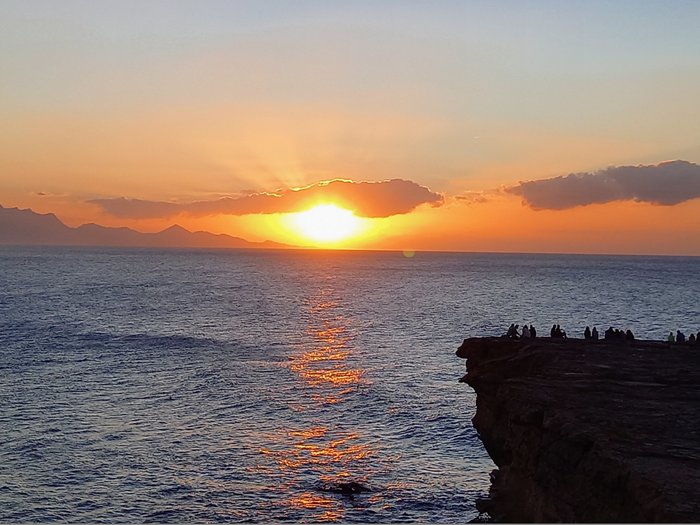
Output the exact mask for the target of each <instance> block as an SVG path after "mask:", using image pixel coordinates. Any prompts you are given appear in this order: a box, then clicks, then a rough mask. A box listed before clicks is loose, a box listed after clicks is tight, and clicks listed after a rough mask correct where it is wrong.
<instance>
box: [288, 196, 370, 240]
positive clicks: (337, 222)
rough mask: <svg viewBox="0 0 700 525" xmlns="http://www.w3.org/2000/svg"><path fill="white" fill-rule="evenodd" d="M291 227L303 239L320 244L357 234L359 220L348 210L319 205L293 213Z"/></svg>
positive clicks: (330, 205) (331, 205)
mask: <svg viewBox="0 0 700 525" xmlns="http://www.w3.org/2000/svg"><path fill="white" fill-rule="evenodd" d="M290 220H291V224H292V227H293V228H294V229H295V230H296V231H297V232H299V234H300V235H302V236H303V237H305V238H307V239H309V240H312V241H316V242H322V243H334V242H339V241H343V240H345V239H347V238H348V237H351V236H352V235H354V234H355V233H357V231H358V229H359V227H360V219H359V218H357V217H356V216H355V214H354V213H353V212H351V211H350V210H346V209H344V208H339V207H338V206H335V205H333V204H319V205H318V206H314V207H313V208H311V209H308V210H306V211H302V212H299V213H295V214H293V215H292V217H291V218H290Z"/></svg>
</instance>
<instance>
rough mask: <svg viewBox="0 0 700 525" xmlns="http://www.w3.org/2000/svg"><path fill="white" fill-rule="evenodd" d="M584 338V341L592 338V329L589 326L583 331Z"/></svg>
mask: <svg viewBox="0 0 700 525" xmlns="http://www.w3.org/2000/svg"><path fill="white" fill-rule="evenodd" d="M583 338H584V339H590V338H591V328H590V327H589V326H587V327H586V329H585V330H584V331H583Z"/></svg>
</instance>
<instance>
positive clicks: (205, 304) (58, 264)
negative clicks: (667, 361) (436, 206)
mask: <svg viewBox="0 0 700 525" xmlns="http://www.w3.org/2000/svg"><path fill="white" fill-rule="evenodd" d="M406 255H411V254H406ZM406 255H404V254H402V253H400V252H399V253H394V252H344V251H338V252H332V251H245V250H218V251H217V250H184V249H183V250H175V249H173V250H148V249H116V248H115V249H109V248H56V247H52V248H43V247H3V248H0V270H1V271H0V357H1V359H0V407H2V409H1V411H0V443H1V446H0V520H1V521H6V522H7V521H9V522H18V521H19V522H28V521H42V522H44V521H74V522H136V521H137V522H183V521H198V522H215V521H228V522H238V521H246V522H258V521H263V522H269V521H293V522H319V521H356V522H424V521H430V522H446V523H447V522H465V521H468V520H469V519H471V518H474V517H475V516H476V515H477V512H476V510H475V508H474V501H475V499H476V498H478V497H480V496H484V495H485V494H486V493H487V491H488V486H489V472H490V471H491V470H492V469H493V468H494V465H493V463H492V462H491V460H490V459H489V457H488V455H487V454H486V452H485V451H484V449H483V447H482V445H481V443H480V441H479V438H478V436H477V434H476V432H475V431H474V429H473V428H472V425H471V421H470V420H471V417H472V416H473V414H474V409H475V399H474V395H473V393H472V392H471V390H470V388H469V387H467V386H466V385H463V384H460V383H458V382H457V380H458V379H459V378H460V377H461V376H462V374H463V373H464V362H463V361H462V360H461V359H459V358H457V357H456V356H455V350H456V349H457V347H458V346H459V345H460V343H461V342H462V339H463V338H465V337H469V336H480V335H500V334H502V333H504V332H505V330H506V329H507V327H508V325H509V324H510V323H519V324H520V325H522V324H523V323H528V324H533V325H535V326H536V327H537V328H538V333H539V334H540V335H548V333H549V328H550V327H551V325H552V324H553V323H559V324H561V326H562V328H564V329H565V330H566V331H567V332H568V334H569V335H570V336H578V337H581V334H582V333H583V329H584V327H585V326H586V325H590V326H591V327H592V326H594V325H595V326H597V327H598V329H599V330H600V331H601V333H602V332H603V331H604V330H605V329H606V328H607V327H608V326H613V327H617V328H623V329H627V328H630V329H631V330H632V331H633V332H634V334H635V335H636V336H637V338H650V339H664V338H665V336H666V335H667V334H668V332H669V331H671V330H673V331H674V332H675V330H677V329H681V330H683V331H685V332H686V333H687V334H688V333H690V332H691V331H693V332H697V331H698V330H700V307H699V306H698V305H699V302H698V300H697V295H698V291H699V290H700V258H689V257H685V258H684V257H622V256H579V255H516V254H458V253H421V252H418V253H416V254H415V255H414V256H412V257H408V256H406Z"/></svg>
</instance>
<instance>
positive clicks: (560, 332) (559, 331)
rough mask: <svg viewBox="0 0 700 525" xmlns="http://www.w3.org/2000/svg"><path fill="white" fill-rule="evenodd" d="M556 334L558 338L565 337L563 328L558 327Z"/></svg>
mask: <svg viewBox="0 0 700 525" xmlns="http://www.w3.org/2000/svg"><path fill="white" fill-rule="evenodd" d="M554 333H555V335H556V336H557V337H564V334H563V332H562V331H561V326H559V325H557V328H556V330H554Z"/></svg>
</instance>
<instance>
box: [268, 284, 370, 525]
mask: <svg viewBox="0 0 700 525" xmlns="http://www.w3.org/2000/svg"><path fill="white" fill-rule="evenodd" d="M306 306H307V312H306V313H307V326H306V333H305V336H306V340H307V341H309V342H308V343H306V344H304V345H302V346H301V347H300V348H299V350H298V352H296V353H295V354H294V355H293V356H291V359H290V361H289V364H288V366H289V369H290V370H291V371H292V372H293V374H294V375H295V376H296V377H297V378H298V379H299V380H300V382H301V384H302V385H303V386H304V389H305V391H306V393H308V394H309V395H308V397H307V399H308V402H307V403H301V404H299V405H298V406H296V407H295V410H298V411H313V410H323V409H327V408H329V407H334V406H335V405H337V404H338V403H341V402H342V401H343V399H344V398H346V396H350V395H352V394H353V393H354V392H356V391H357V389H358V388H359V387H360V386H361V385H362V384H363V382H364V381H365V378H364V374H365V372H364V370H362V369H360V368H357V367H354V366H352V365H351V364H350V360H349V358H350V357H351V355H352V352H353V348H352V347H351V345H350V344H349V341H350V339H351V334H350V327H351V320H350V319H348V318H347V317H346V316H344V315H343V314H342V313H340V308H339V306H340V304H339V298H338V297H334V293H333V289H332V287H325V288H321V289H319V290H318V292H317V293H316V294H315V295H313V296H311V297H310V298H309V299H308V300H307V305H306ZM331 410H333V411H336V409H335V408H331ZM347 423H351V422H348V421H347V420H346V421H344V425H343V427H344V428H338V426H337V425H336V424H335V423H329V424H324V422H323V421H319V424H318V425H314V426H310V427H308V428H301V429H298V428H295V429H289V430H288V431H287V435H286V436H285V438H286V440H287V441H288V442H289V443H290V446H289V447H287V448H283V449H281V450H272V449H261V450H260V452H261V453H262V454H263V455H264V456H267V457H268V458H270V459H272V460H273V461H274V462H275V465H276V468H277V470H278V472H279V475H280V477H281V478H283V479H285V480H288V488H289V489H290V490H289V493H290V496H289V497H288V498H286V499H285V500H284V502H283V505H286V506H287V507H288V508H290V509H296V510H302V511H304V515H305V516H307V518H308V517H310V518H311V519H312V520H314V521H320V522H321V521H338V520H342V519H343V517H344V514H345V506H346V505H347V503H348V501H347V499H348V495H342V494H341V493H342V487H343V484H345V486H347V484H348V483H350V482H353V483H366V481H367V473H366V472H365V470H366V469H365V466H364V465H365V463H366V462H367V461H368V460H371V459H372V457H373V455H374V454H375V451H374V450H373V449H372V448H371V447H370V445H369V444H368V443H367V440H363V439H362V436H361V434H360V432H358V431H353V430H349V429H347V426H348V425H347ZM310 472H311V473H313V476H314V477H315V479H316V480H317V482H318V485H317V487H316V489H318V490H303V489H301V490H299V489H298V486H299V483H297V481H298V479H299V477H301V476H302V475H304V476H308V474H309V473H310ZM359 472H362V474H358V473H359ZM350 499H352V496H350ZM380 500H381V496H379V495H376V494H375V495H369V496H368V497H367V498H366V499H365V503H366V504H367V505H377V504H380Z"/></svg>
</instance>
